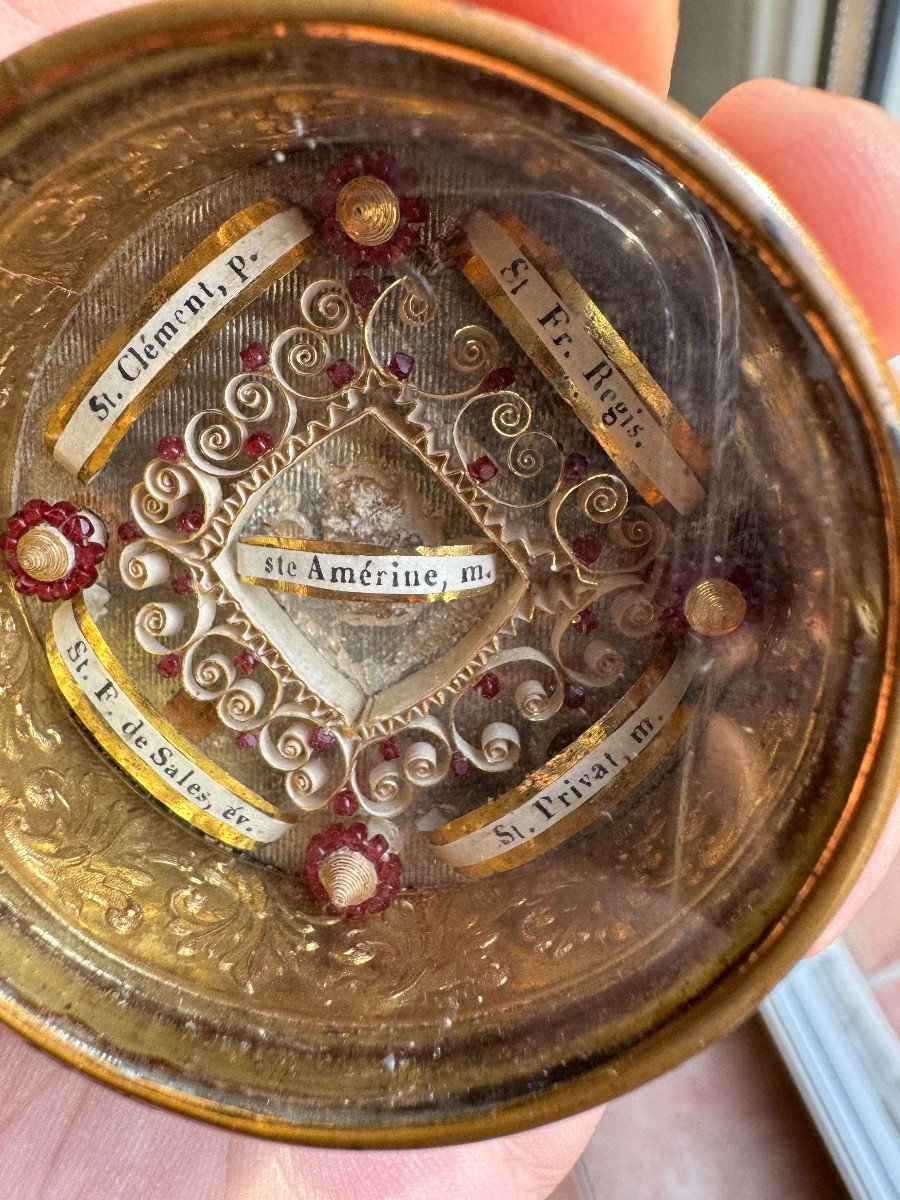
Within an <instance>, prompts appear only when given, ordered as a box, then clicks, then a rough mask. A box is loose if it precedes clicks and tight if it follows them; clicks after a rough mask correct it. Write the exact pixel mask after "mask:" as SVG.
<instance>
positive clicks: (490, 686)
mask: <svg viewBox="0 0 900 1200" xmlns="http://www.w3.org/2000/svg"><path fill="white" fill-rule="evenodd" d="M502 686H503V685H502V684H501V683H500V677H499V675H495V674H494V672H493V671H485V673H484V674H483V675H482V676H481V678H480V679H476V680H475V687H476V688H477V689H478V691H479V692H480V693H481V696H482V698H483V699H485V700H493V698H494V697H495V696H499V695H500V689H501V687H502Z"/></svg>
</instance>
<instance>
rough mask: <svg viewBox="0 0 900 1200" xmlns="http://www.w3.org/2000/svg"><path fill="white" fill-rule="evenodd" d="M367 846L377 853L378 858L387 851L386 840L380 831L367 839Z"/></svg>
mask: <svg viewBox="0 0 900 1200" xmlns="http://www.w3.org/2000/svg"><path fill="white" fill-rule="evenodd" d="M369 848H370V850H372V852H373V853H377V855H378V857H379V858H382V857H383V856H384V855H385V854H386V853H387V851H388V849H389V847H388V840H387V838H386V837H384V836H383V835H382V834H380V833H376V834H375V836H374V837H373V838H371V839H370V841H369Z"/></svg>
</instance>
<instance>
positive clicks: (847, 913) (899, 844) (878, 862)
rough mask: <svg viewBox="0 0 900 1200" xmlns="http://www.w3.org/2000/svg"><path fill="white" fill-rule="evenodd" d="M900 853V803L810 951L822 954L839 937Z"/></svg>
mask: <svg viewBox="0 0 900 1200" xmlns="http://www.w3.org/2000/svg"><path fill="white" fill-rule="evenodd" d="M898 853H900V804H895V805H894V810H893V812H892V813H891V815H890V818H889V819H888V823H887V826H886V828H885V830H884V833H882V835H881V837H880V838H879V839H878V844H877V845H876V847H875V849H874V851H873V852H872V856H871V858H870V859H869V861H868V862H867V863H866V865H865V866H864V867H863V870H862V874H861V875H860V877H859V879H857V881H856V883H855V884H854V885H853V887H852V888H851V889H850V894H849V895H848V897H847V899H846V900H845V901H844V903H843V904H842V905H841V907H840V908H839V909H838V911H837V912H836V913H835V915H834V916H833V917H832V918H831V921H830V922H829V923H828V926H827V927H826V929H825V930H824V932H823V933H821V934H820V935H819V937H818V938H817V939H816V941H815V944H814V945H813V946H812V948H811V949H810V951H809V953H810V954H818V953H819V951H820V950H824V949H825V947H826V946H830V945H831V943H832V942H833V941H834V940H835V938H839V937H840V936H841V934H842V933H843V932H844V930H845V929H846V928H847V926H848V925H849V924H850V922H851V921H852V920H853V918H854V917H855V916H856V914H857V913H858V912H859V910H860V909H861V908H862V906H863V905H864V904H865V902H866V901H867V900H868V898H869V897H870V896H871V895H872V893H873V892H874V891H875V889H876V888H877V887H878V885H879V884H880V883H881V881H882V879H884V877H885V875H886V874H887V870H888V867H889V866H890V865H891V863H892V862H893V861H894V859H895V858H896V856H897V854H898Z"/></svg>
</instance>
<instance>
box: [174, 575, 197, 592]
mask: <svg viewBox="0 0 900 1200" xmlns="http://www.w3.org/2000/svg"><path fill="white" fill-rule="evenodd" d="M172 591H173V592H175V593H176V594H177V595H179V596H191V595H193V592H194V577H193V575H190V574H188V573H187V572H185V574H184V575H176V576H175V578H174V579H173V580H172Z"/></svg>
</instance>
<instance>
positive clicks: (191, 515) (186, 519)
mask: <svg viewBox="0 0 900 1200" xmlns="http://www.w3.org/2000/svg"><path fill="white" fill-rule="evenodd" d="M202 524H203V513H202V512H201V510H200V509H199V508H186V509H185V510H184V512H183V513H179V515H178V516H177V517H176V518H175V528H176V529H177V530H178V531H179V533H196V532H197V530H198V529H199V528H200V527H201V525H202Z"/></svg>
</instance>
